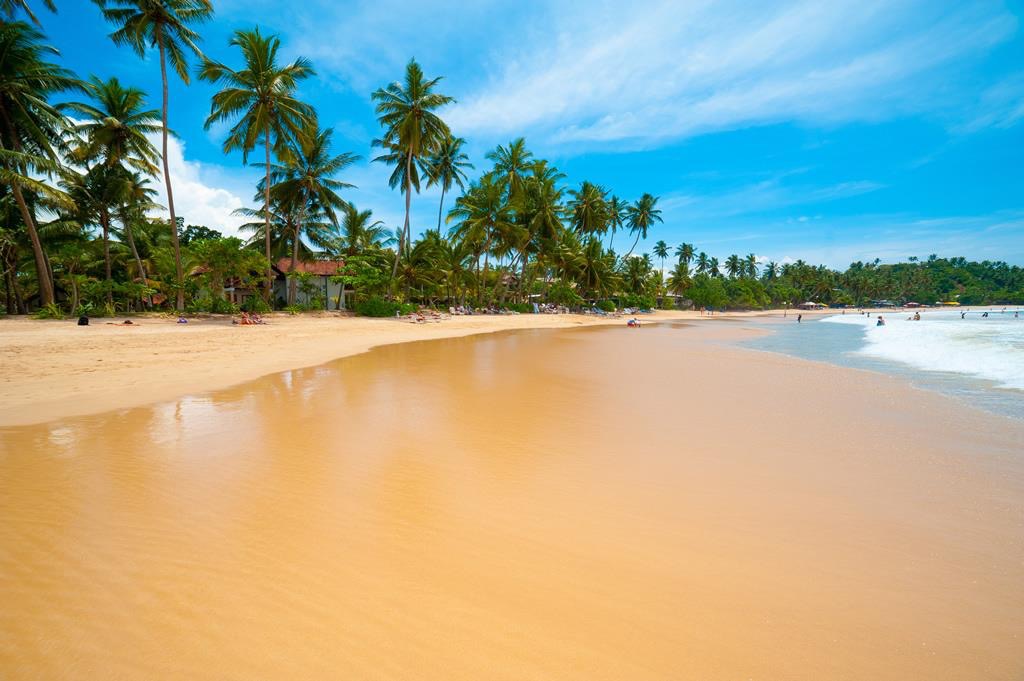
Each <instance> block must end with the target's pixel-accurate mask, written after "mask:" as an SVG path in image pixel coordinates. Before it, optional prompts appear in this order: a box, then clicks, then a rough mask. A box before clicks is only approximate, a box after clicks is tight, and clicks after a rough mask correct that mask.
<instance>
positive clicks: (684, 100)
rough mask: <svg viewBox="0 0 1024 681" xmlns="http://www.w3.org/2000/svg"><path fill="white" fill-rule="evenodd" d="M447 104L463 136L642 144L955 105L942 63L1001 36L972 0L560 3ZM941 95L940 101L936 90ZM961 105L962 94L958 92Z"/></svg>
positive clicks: (1000, 11)
mask: <svg viewBox="0 0 1024 681" xmlns="http://www.w3.org/2000/svg"><path fill="white" fill-rule="evenodd" d="M562 9H563V11H561V12H560V13H558V14H557V15H556V16H555V17H554V18H553V20H552V25H551V27H550V29H549V30H548V31H547V35H546V40H545V41H543V42H537V41H533V42H530V43H525V44H520V45H519V46H518V47H517V48H514V49H512V50H511V51H509V52H508V53H506V54H504V55H502V56H500V57H499V58H496V59H494V61H496V62H498V63H502V64H504V66H503V68H502V69H501V71H500V74H499V75H498V76H497V77H494V78H492V80H491V81H490V82H489V83H488V84H487V85H486V86H485V87H483V88H482V89H481V90H479V91H478V92H475V93H471V94H470V95H469V96H464V97H463V98H462V99H461V101H460V103H459V104H458V105H456V106H455V107H453V108H452V109H451V111H449V112H448V114H447V118H448V120H449V122H450V123H451V124H452V126H453V127H455V128H457V129H458V130H460V132H462V131H465V132H466V133H469V134H472V133H480V132H484V133H492V134H516V133H522V132H524V131H531V134H535V135H537V134H539V136H540V137H541V138H542V139H545V140H548V141H551V142H555V143H558V142H562V143H569V142H572V143H574V144H576V145H579V144H580V143H595V144H599V143H604V142H612V141H615V142H616V143H617V147H618V148H621V146H622V144H623V143H627V142H633V143H634V144H635V145H636V146H648V145H651V144H655V143H658V142H661V141H666V140H671V139H678V138H682V137H686V136H689V135H693V134H699V133H702V132H708V131H714V130H723V129H730V128H736V127H741V126H745V125H751V124H762V123H770V122H775V121H781V120H794V119H795V120H806V121H813V122H817V123H837V122H845V121H851V120H880V119H884V118H887V117H890V116H893V115H898V114H900V113H904V112H918V111H932V110H934V109H936V108H943V107H945V106H952V105H953V104H954V103H953V102H951V101H949V100H948V97H951V96H952V95H949V94H945V91H942V90H941V88H940V85H941V76H942V75H944V74H939V73H938V72H939V71H940V70H942V69H945V68H956V67H958V66H959V65H961V64H962V63H963V62H964V61H965V60H968V59H970V58H972V57H976V56H979V55H981V54H983V53H984V52H985V51H987V50H988V49H990V48H991V47H992V46H994V45H996V44H998V43H1000V42H1002V41H1005V40H1006V39H1008V38H1009V37H1010V36H1011V35H1012V34H1013V33H1014V31H1015V30H1016V27H1017V21H1016V19H1015V18H1014V17H1013V15H1012V14H1010V13H1009V12H1008V11H1006V10H1005V8H1003V7H1001V6H1000V5H995V4H991V3H988V2H975V3H970V4H968V5H965V6H962V7H960V8H954V9H953V10H952V11H950V9H949V8H948V7H939V6H937V4H930V3H925V2H917V1H912V0H908V1H904V2H884V3H883V2H870V1H865V0H834V1H833V2H828V3H820V2H810V1H808V2H799V3H795V4H794V3H785V4H781V3H741V2H725V3H709V2H687V3H672V2H647V3H642V4H641V5H640V6H630V7H629V9H628V13H625V14H624V12H623V6H621V5H617V4H605V5H600V4H598V5H594V6H593V8H592V10H588V11H587V12H581V11H580V8H579V7H577V6H575V5H573V4H567V5H565V6H563V8H562ZM944 98H946V99H944ZM957 104H962V102H957Z"/></svg>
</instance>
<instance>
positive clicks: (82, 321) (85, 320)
mask: <svg viewBox="0 0 1024 681" xmlns="http://www.w3.org/2000/svg"><path fill="white" fill-rule="evenodd" d="M78 325H79V326H89V318H88V317H86V316H85V315H82V316H81V317H79V318H78Z"/></svg>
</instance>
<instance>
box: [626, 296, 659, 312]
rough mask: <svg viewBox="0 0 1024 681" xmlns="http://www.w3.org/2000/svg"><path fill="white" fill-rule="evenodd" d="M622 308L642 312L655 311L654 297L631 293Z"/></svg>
mask: <svg viewBox="0 0 1024 681" xmlns="http://www.w3.org/2000/svg"><path fill="white" fill-rule="evenodd" d="M622 307H635V308H638V309H641V310H653V309H654V308H655V305H654V296H647V295H637V294H635V293H630V294H629V295H628V296H626V297H625V298H624V299H623V301H622Z"/></svg>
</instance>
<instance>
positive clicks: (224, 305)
mask: <svg viewBox="0 0 1024 681" xmlns="http://www.w3.org/2000/svg"><path fill="white" fill-rule="evenodd" d="M238 311H239V308H238V306H237V305H235V304H234V303H232V302H231V301H230V300H225V299H223V298H214V299H213V301H212V302H211V303H210V312H213V313H216V314H238Z"/></svg>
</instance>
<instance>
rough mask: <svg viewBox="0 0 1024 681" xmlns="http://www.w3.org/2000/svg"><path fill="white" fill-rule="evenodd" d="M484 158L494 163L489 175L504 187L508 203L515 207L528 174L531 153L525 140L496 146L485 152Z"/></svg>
mask: <svg viewBox="0 0 1024 681" xmlns="http://www.w3.org/2000/svg"><path fill="white" fill-rule="evenodd" d="M485 158H486V159H487V160H488V161H491V162H493V163H494V170H492V171H491V173H492V174H493V175H494V176H495V177H496V178H497V179H498V180H499V181H500V182H502V183H503V184H504V185H505V188H506V190H507V191H508V199H509V202H510V203H512V204H513V205H515V204H516V203H517V202H518V201H519V199H520V197H521V195H522V193H523V182H524V178H525V177H526V176H527V174H528V173H529V172H530V164H531V162H532V160H533V152H531V151H529V150H527V148H526V140H525V139H523V138H522V137H517V138H516V139H514V140H512V141H511V142H509V143H508V146H507V147H506V146H503V145H500V144H499V145H498V147H497V148H496V149H494V151H489V152H487V154H486V156H485Z"/></svg>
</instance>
